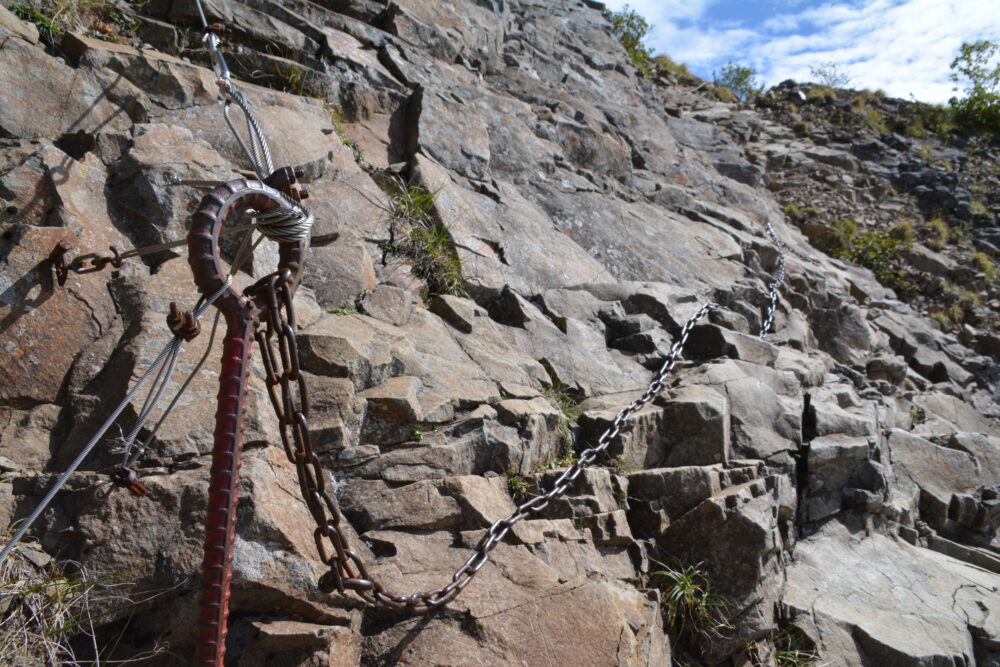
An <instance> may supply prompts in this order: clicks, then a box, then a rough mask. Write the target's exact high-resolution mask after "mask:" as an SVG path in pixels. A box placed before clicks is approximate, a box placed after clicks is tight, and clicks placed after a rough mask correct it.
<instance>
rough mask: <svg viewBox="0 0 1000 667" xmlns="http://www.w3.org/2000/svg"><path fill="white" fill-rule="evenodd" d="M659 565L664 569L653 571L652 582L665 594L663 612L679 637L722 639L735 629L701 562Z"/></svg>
mask: <svg viewBox="0 0 1000 667" xmlns="http://www.w3.org/2000/svg"><path fill="white" fill-rule="evenodd" d="M659 564H660V565H662V566H663V569H662V570H656V571H655V572H650V575H651V576H652V577H653V579H652V582H651V583H652V584H653V586H655V587H656V588H658V589H659V590H660V591H661V592H662V594H663V600H662V603H661V605H662V608H663V613H664V615H665V616H666V618H667V623H668V624H669V626H670V628H671V630H672V632H673V633H674V636H675V637H677V638H681V637H688V638H695V637H701V638H705V639H718V638H720V637H722V633H723V632H724V631H725V630H727V629H729V628H732V625H731V624H730V623H729V619H728V618H727V612H726V605H725V603H724V602H723V601H722V599H721V598H720V597H719V596H718V595H716V594H715V592H714V591H713V590H712V585H711V583H710V582H709V580H708V575H707V574H706V572H705V571H704V570H703V569H701V565H702V564H701V563H696V564H695V565H681V564H678V565H677V566H676V567H672V566H669V565H666V564H664V563H659Z"/></svg>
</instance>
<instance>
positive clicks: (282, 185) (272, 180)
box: [264, 167, 309, 201]
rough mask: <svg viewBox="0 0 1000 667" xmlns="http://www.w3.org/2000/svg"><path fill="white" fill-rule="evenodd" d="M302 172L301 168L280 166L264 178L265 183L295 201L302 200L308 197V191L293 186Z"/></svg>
mask: <svg viewBox="0 0 1000 667" xmlns="http://www.w3.org/2000/svg"><path fill="white" fill-rule="evenodd" d="M303 175H304V172H303V171H302V170H301V169H292V168H291V167H280V168H278V169H275V170H274V173H273V174H271V175H270V176H268V177H267V178H265V179H264V183H265V184H266V185H270V186H271V187H272V188H274V189H275V190H277V191H279V192H282V193H284V194H286V195H288V196H289V197H291V198H292V199H294V200H295V201H302V200H303V199H308V198H309V193H308V192H306V191H305V190H302V189H300V188H297V187H295V184H296V183H297V182H298V179H300V178H302V176H303Z"/></svg>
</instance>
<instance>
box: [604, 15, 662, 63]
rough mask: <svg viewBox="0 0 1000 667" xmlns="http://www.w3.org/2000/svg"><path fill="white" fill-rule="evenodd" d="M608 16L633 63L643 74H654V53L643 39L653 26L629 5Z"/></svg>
mask: <svg viewBox="0 0 1000 667" xmlns="http://www.w3.org/2000/svg"><path fill="white" fill-rule="evenodd" d="M607 17H608V20H609V21H611V31H612V32H613V33H614V34H615V37H617V38H618V41H619V42H621V44H622V46H623V47H625V53H627V54H628V57H629V60H631V61H632V64H633V65H635V67H636V69H638V70H639V72H640V73H641V74H642V75H643V76H650V75H652V73H653V71H654V66H653V65H654V63H653V54H652V53H651V52H650V50H649V47H647V46H645V45H644V44H643V43H642V41H643V40H644V39H646V36H647V35H648V34H649V31H650V30H651V29H652V27H653V26H651V25H650V24H649V21H647V20H646V19H645V18H643V17H642V15H641V14H639V12H637V11H635V10H634V9H632V8H631V7H629V6H628V5H625V6H624V7H622V9H621V11H617V12H608V13H607Z"/></svg>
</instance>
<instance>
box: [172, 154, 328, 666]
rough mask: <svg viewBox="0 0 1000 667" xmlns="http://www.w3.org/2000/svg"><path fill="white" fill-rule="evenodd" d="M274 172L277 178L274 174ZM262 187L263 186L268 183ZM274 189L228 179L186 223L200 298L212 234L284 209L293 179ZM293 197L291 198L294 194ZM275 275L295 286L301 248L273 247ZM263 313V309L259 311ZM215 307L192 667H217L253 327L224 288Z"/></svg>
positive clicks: (213, 256) (213, 274)
mask: <svg viewBox="0 0 1000 667" xmlns="http://www.w3.org/2000/svg"><path fill="white" fill-rule="evenodd" d="M279 171H281V170H279ZM268 180H269V181H270V180H271V179H268ZM275 180H278V181H280V184H279V186H278V187H281V186H282V185H283V186H284V187H282V189H283V190H285V191H286V192H287V193H288V194H285V193H283V192H279V191H278V190H276V189H274V188H272V187H270V186H268V185H264V184H263V183H260V182H258V181H250V180H246V179H236V180H233V181H230V182H228V183H224V184H223V185H220V186H219V187H217V188H216V189H215V190H213V191H212V192H211V193H210V194H208V195H206V196H205V198H204V199H202V201H201V203H200V204H199V205H198V210H197V211H196V212H195V213H194V215H193V216H192V217H191V226H190V232H189V233H188V262H189V263H190V264H191V271H192V272H193V273H194V281H195V284H196V285H197V286H198V291H199V292H201V294H202V295H204V296H206V297H208V296H209V295H212V294H215V293H217V292H219V291H220V290H221V289H223V287H224V286H225V284H226V280H227V278H226V273H225V271H224V270H223V267H222V264H221V262H220V259H219V233H220V231H221V229H222V226H223V224H225V223H226V221H227V220H229V219H230V218H231V217H233V214H234V213H235V212H236V211H241V210H245V209H254V210H256V211H260V212H262V213H266V212H268V211H270V210H272V209H275V208H278V207H283V208H292V207H293V206H294V203H293V201H292V198H291V195H292V193H293V192H295V191H294V190H293V189H292V186H293V185H294V183H295V179H294V178H290V179H275ZM296 194H297V193H296ZM278 247H279V255H278V258H279V259H278V270H279V271H290V272H291V277H290V279H289V284H290V289H292V290H294V288H295V286H296V285H297V284H298V277H299V271H300V270H301V267H302V266H303V264H304V262H305V254H306V249H307V247H308V242H307V241H293V242H283V243H279V244H278ZM261 305H263V306H264V307H266V304H261ZM215 306H216V307H217V308H218V309H219V310H220V311H221V312H222V314H223V316H224V317H225V319H226V334H225V338H224V341H223V348H222V350H223V351H222V368H221V370H220V373H219V396H218V411H217V412H216V415H215V442H214V446H213V449H212V470H211V476H210V479H209V489H208V511H207V516H206V519H205V557H204V561H203V564H202V594H201V614H200V622H199V632H198V647H197V654H196V658H195V664H197V665H213V666H214V667H222V665H223V661H224V658H225V654H226V634H227V631H228V627H227V625H228V619H229V594H230V592H229V588H230V581H231V579H232V559H233V542H234V540H235V535H236V500H237V487H238V484H239V476H240V455H241V451H242V447H243V411H244V407H245V402H246V387H247V377H248V374H249V366H250V353H251V350H250V346H251V344H252V342H253V334H254V330H255V329H256V326H257V323H258V322H259V315H260V306H259V305H258V304H255V303H254V301H253V300H252V299H251V298H249V297H247V296H244V295H243V294H240V293H239V292H237V291H236V290H235V289H233V288H232V287H231V286H230V287H228V288H227V289H226V290H225V291H224V292H223V294H222V296H220V297H219V298H218V299H217V300H216V301H215Z"/></svg>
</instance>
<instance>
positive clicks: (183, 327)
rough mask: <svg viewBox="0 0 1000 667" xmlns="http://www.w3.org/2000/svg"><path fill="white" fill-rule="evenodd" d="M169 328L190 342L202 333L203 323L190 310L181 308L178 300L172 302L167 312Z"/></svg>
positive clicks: (174, 333)
mask: <svg viewBox="0 0 1000 667" xmlns="http://www.w3.org/2000/svg"><path fill="white" fill-rule="evenodd" d="M167 328H168V329H170V333H172V334H173V335H175V336H177V337H178V338H181V339H183V340H184V342H187V343H190V342H191V341H192V340H194V339H195V337H196V336H197V335H198V334H200V333H201V323H200V322H199V321H198V318H196V317H195V316H194V313H193V312H192V311H190V310H183V311H182V310H181V309H180V307H178V305H177V302H176V301H171V302H170V312H169V313H168V314H167Z"/></svg>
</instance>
